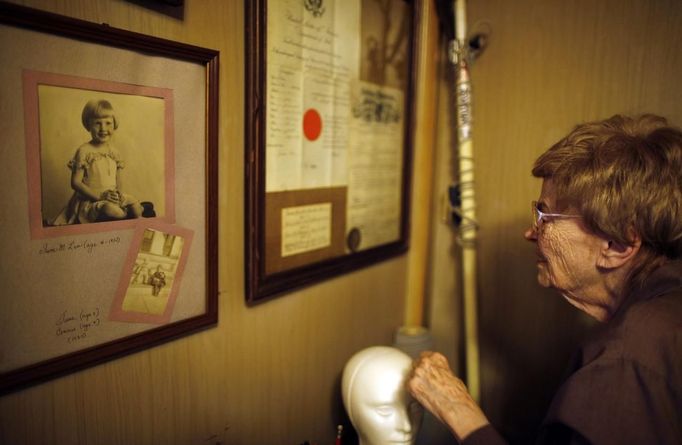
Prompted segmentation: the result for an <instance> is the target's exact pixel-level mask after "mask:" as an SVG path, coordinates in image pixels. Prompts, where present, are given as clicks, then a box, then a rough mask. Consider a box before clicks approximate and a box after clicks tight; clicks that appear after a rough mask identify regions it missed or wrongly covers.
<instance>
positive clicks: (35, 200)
mask: <svg viewBox="0 0 682 445" xmlns="http://www.w3.org/2000/svg"><path fill="white" fill-rule="evenodd" d="M38 85H52V86H59V87H69V88H78V89H83V90H92V91H103V92H109V93H121V94H130V95H137V96H147V97H156V98H160V99H163V100H164V103H165V107H164V109H165V111H164V112H165V115H164V120H165V125H164V137H165V159H164V166H165V176H166V178H165V195H166V202H165V204H166V211H165V212H164V215H163V216H159V217H155V218H154V219H156V220H159V221H165V222H168V223H174V222H175V187H174V184H175V158H174V154H175V150H174V147H175V141H174V134H175V133H174V129H173V122H174V120H173V109H174V106H173V91H172V90H170V89H168V88H157V87H148V86H141V85H132V84H127V83H121V82H113V81H108V80H101V79H90V78H85V77H76V76H68V75H64V74H56V73H46V72H40V71H31V70H24V71H23V87H24V91H23V96H24V122H25V124H24V125H25V137H26V164H27V177H28V199H29V206H28V209H29V225H30V230H31V238H32V239H43V238H49V237H57V236H66V235H79V234H89V233H97V232H109V231H114V230H123V229H131V228H133V227H135V226H136V225H137V223H138V221H137V220H135V219H127V220H122V221H112V222H97V223H90V224H74V225H65V226H53V227H44V226H43V215H42V207H41V204H42V203H41V199H42V198H41V175H40V168H41V166H40V117H39V116H40V115H39V103H38V102H39V98H38Z"/></svg>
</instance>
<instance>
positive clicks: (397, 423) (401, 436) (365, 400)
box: [341, 346, 422, 445]
mask: <svg viewBox="0 0 682 445" xmlns="http://www.w3.org/2000/svg"><path fill="white" fill-rule="evenodd" d="M411 368H412V359H411V358H410V356H408V355H407V354H405V353H404V352H402V351H400V350H398V349H395V348H391V347H388V346H373V347H370V348H367V349H363V350H362V351H360V352H358V353H357V354H355V355H354V356H353V357H351V359H350V360H349V361H348V363H347V364H346V367H345V369H344V371H343V379H342V383H341V386H342V392H343V403H344V405H345V407H346V411H347V412H348V417H349V418H350V421H351V422H352V423H353V426H354V427H355V430H356V431H357V433H358V437H359V439H360V444H361V445H384V444H413V443H414V441H415V438H416V435H417V429H418V427H419V424H420V423H421V418H422V408H421V406H420V405H419V404H418V403H417V402H416V401H415V400H413V399H412V397H411V396H410V395H409V394H408V392H407V390H406V388H405V382H406V379H407V376H408V374H409V372H410V370H411Z"/></svg>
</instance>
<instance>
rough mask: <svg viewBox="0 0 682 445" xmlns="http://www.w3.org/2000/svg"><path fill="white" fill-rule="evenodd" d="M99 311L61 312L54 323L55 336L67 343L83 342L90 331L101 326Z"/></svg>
mask: <svg viewBox="0 0 682 445" xmlns="http://www.w3.org/2000/svg"><path fill="white" fill-rule="evenodd" d="M101 324H102V320H101V318H100V310H99V308H98V307H95V308H93V309H81V310H80V312H70V311H62V313H60V314H59V316H58V317H57V321H56V322H55V336H56V337H58V338H63V339H64V340H65V341H66V342H67V343H69V344H71V343H75V342H78V341H80V340H83V339H84V338H86V337H87V336H88V333H90V332H91V331H92V330H94V329H97V328H99V327H100V326H101Z"/></svg>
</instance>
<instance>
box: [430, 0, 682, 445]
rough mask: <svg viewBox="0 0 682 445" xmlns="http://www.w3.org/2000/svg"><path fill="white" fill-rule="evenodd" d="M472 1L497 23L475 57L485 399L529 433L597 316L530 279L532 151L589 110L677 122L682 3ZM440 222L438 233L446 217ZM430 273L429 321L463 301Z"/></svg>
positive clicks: (505, 427)
mask: <svg viewBox="0 0 682 445" xmlns="http://www.w3.org/2000/svg"><path fill="white" fill-rule="evenodd" d="M468 10H469V20H468V27H469V30H470V31H471V32H475V31H477V30H486V29H490V30H492V34H491V36H490V39H489V46H488V48H487V49H486V50H485V52H484V53H483V54H482V55H481V56H480V58H479V59H478V60H477V61H476V62H474V64H473V66H472V70H471V76H472V79H473V94H474V96H473V101H474V150H475V153H476V155H475V156H476V171H475V174H476V181H477V182H476V193H477V197H478V206H477V214H478V217H479V222H480V225H481V229H480V232H479V262H478V271H479V289H480V295H479V298H480V306H479V312H480V314H479V315H480V337H481V347H482V352H481V359H482V382H481V384H482V405H483V408H484V410H485V411H486V413H487V414H488V416H489V417H490V419H491V420H492V421H493V423H495V424H496V425H497V426H498V427H500V429H501V430H502V432H503V433H504V434H506V435H507V436H508V437H510V438H511V439H514V440H515V441H517V442H518V443H531V441H528V440H526V439H527V437H528V435H529V434H530V432H531V431H532V430H533V429H534V428H535V427H536V425H537V423H538V422H539V421H540V420H541V418H542V415H543V413H544V411H545V409H546V405H547V403H548V401H549V399H550V397H551V395H552V394H553V391H554V389H555V388H556V385H557V384H558V382H559V381H560V377H561V374H562V372H563V369H564V366H565V365H566V361H567V359H568V357H569V355H570V353H571V351H572V350H573V349H574V347H575V345H576V344H577V343H578V342H579V341H580V339H581V338H582V337H583V335H584V333H585V331H586V329H588V327H589V325H590V324H591V321H589V320H588V319H587V318H586V316H582V315H581V314H580V313H579V312H578V311H577V310H575V309H573V307H572V306H570V305H569V304H568V303H566V302H565V301H564V300H563V299H562V298H561V297H560V296H559V295H558V294H556V293H554V292H553V291H549V290H544V289H540V288H539V287H538V285H537V284H536V269H535V264H534V263H535V261H534V252H533V247H532V245H531V244H530V243H528V242H526V241H525V240H524V239H523V237H522V234H523V231H524V230H525V229H526V228H527V227H528V225H529V222H530V201H531V200H533V199H535V198H536V197H537V196H538V193H539V189H540V181H538V180H536V179H533V178H532V177H531V175H530V169H531V166H532V163H533V161H534V160H535V158H536V157H537V156H538V155H539V154H540V153H542V152H543V151H544V150H546V149H547V148H548V147H549V146H550V145H551V144H552V143H553V142H555V141H556V140H558V139H559V138H560V137H562V136H563V135H565V134H566V133H567V132H568V131H570V130H571V128H572V127H573V126H574V125H575V124H577V123H579V122H581V121H585V120H592V119H599V118H605V117H608V116H610V115H613V114H615V113H642V112H653V113H658V114H662V115H664V116H667V117H669V118H670V119H671V120H672V121H673V122H674V123H676V124H677V125H682V84H680V73H681V72H682V50H681V49H680V48H682V28H681V27H680V26H679V24H680V23H682V3H680V2H679V1H676V0H657V1H648V0H600V1H596V2H595V1H591V0H575V1H564V0H517V1H508V0H469V1H468ZM451 79H452V77H450V76H444V77H443V79H442V80H441V86H442V89H441V97H447V95H449V94H451V93H450V90H451V87H452V86H451V84H450V83H449V82H451ZM441 108H443V107H442V106H441ZM443 110H444V112H443V114H444V117H442V118H441V120H440V121H439V126H440V134H441V137H440V141H439V144H440V146H439V150H440V152H441V154H440V156H441V158H440V159H441V161H440V162H437V164H440V165H441V166H440V167H439V168H440V173H439V174H440V175H441V176H440V177H439V179H438V181H439V182H440V183H441V184H446V183H447V179H444V177H443V175H447V174H449V172H447V170H448V167H447V166H446V165H447V164H448V163H449V162H451V161H450V156H451V155H450V154H449V152H450V151H451V129H450V127H449V126H450V125H451V122H452V120H451V119H452V117H451V116H452V115H451V114H450V115H448V114H447V113H446V112H445V108H443ZM437 188H438V187H437ZM441 190H443V189H442V187H441ZM434 224H435V225H436V226H435V230H436V232H434V233H437V232H438V231H441V232H442V231H444V230H445V229H443V228H442V225H441V226H438V223H437V222H434ZM438 249H440V250H443V249H446V250H447V249H448V248H447V246H445V247H444V246H443V244H442V243H441V245H440V246H438V245H437V244H436V245H435V246H434V258H437V257H438V256H440V257H441V259H442V260H443V261H445V262H446V261H454V262H455V263H456V255H455V254H452V255H450V256H449V257H448V256H447V255H446V254H444V253H443V252H440V253H439V252H438ZM453 258H454V260H453ZM454 265H456V264H454ZM436 267H442V266H436V265H434V270H435V268H436ZM444 270H446V271H447V268H444ZM444 273H447V272H444ZM434 278H435V281H434V282H433V283H434V285H435V288H434V289H435V290H434V291H435V292H436V294H435V295H434V296H432V299H433V303H432V306H433V310H432V311H431V314H432V325H434V326H440V325H447V324H448V323H451V319H450V318H448V316H446V315H442V311H441V310H440V308H441V307H442V306H445V307H448V306H449V307H453V308H457V307H458V301H457V299H456V298H455V300H454V302H453V301H452V298H453V297H452V295H453V294H451V293H449V292H443V289H447V288H448V286H449V284H446V283H445V282H444V283H443V284H442V285H438V280H441V281H443V280H450V281H451V283H452V278H443V277H438V276H434ZM454 284H456V282H455V283H454ZM453 328H454V330H455V332H454V333H453V334H452V335H457V327H456V326H454V327H453ZM440 335H447V334H446V333H445V332H442V333H441V332H440V331H439V336H440ZM441 338H443V337H438V338H437V339H436V340H440V339H441Z"/></svg>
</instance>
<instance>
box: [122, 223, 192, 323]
mask: <svg viewBox="0 0 682 445" xmlns="http://www.w3.org/2000/svg"><path fill="white" fill-rule="evenodd" d="M191 238H192V232H191V231H190V230H187V229H183V228H179V227H176V226H171V225H169V226H168V227H166V228H160V227H155V228H150V227H146V228H141V229H138V232H137V233H136V234H135V237H134V239H133V242H132V245H131V250H130V252H129V255H128V261H126V265H125V267H124V270H123V274H122V277H121V282H120V284H119V289H118V292H117V294H116V298H115V300H114V303H113V305H112V309H111V314H110V316H109V319H110V320H115V321H127V322H137V323H158V324H165V323H168V322H169V321H170V319H171V316H172V313H173V307H174V305H175V300H176V298H177V296H178V295H177V294H178V290H179V286H180V280H181V278H182V272H183V270H184V265H185V263H186V262H187V254H188V252H189V245H190V243H191Z"/></svg>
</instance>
